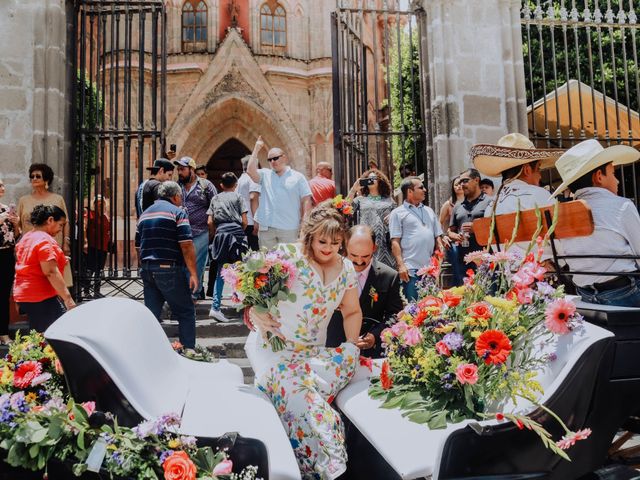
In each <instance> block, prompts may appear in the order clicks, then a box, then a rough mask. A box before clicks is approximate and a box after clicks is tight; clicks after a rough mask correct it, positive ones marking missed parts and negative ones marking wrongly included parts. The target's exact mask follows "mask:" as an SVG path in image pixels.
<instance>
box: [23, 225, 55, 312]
mask: <svg viewBox="0 0 640 480" xmlns="http://www.w3.org/2000/svg"><path fill="white" fill-rule="evenodd" d="M15 252H16V281H15V283H14V285H13V298H14V299H15V301H16V302H30V303H31V302H41V301H43V300H47V299H48V298H51V297H55V296H56V295H58V293H57V292H56V290H55V288H53V286H52V285H51V283H49V280H48V279H47V277H46V275H45V274H44V272H43V271H42V267H41V266H40V262H48V261H50V260H55V261H56V263H57V264H58V270H60V274H62V272H64V266H65V265H66V264H67V258H66V257H65V256H64V252H63V251H62V249H61V248H60V246H59V245H58V242H56V240H55V239H54V238H53V237H52V236H51V235H49V234H48V233H46V232H42V231H39V230H31V231H30V232H27V233H25V234H24V235H23V236H22V238H21V239H20V241H19V242H18V243H17V245H16V250H15Z"/></svg>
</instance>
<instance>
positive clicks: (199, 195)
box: [173, 157, 218, 301]
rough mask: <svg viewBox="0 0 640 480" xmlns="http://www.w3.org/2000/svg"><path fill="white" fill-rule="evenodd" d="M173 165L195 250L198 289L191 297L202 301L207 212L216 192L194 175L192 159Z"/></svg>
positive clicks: (211, 186) (211, 184)
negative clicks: (176, 173) (175, 168)
mask: <svg viewBox="0 0 640 480" xmlns="http://www.w3.org/2000/svg"><path fill="white" fill-rule="evenodd" d="M173 163H174V164H175V165H176V167H177V168H178V178H179V183H180V185H181V186H182V204H183V205H184V208H185V209H186V210H187V213H188V215H189V224H190V225H191V233H192V235H193V245H194V247H195V249H196V267H197V274H198V277H197V279H198V289H197V290H196V292H195V293H194V295H193V300H194V301H196V300H198V299H204V290H203V289H202V279H203V274H204V267H205V265H206V263H207V256H208V254H209V225H208V219H209V216H208V215H207V210H209V205H210V204H211V200H212V199H213V197H215V196H216V195H217V193H218V191H217V190H216V187H214V185H213V183H211V182H210V181H209V180H207V179H205V178H200V177H198V176H197V175H196V172H195V170H196V162H195V160H194V159H193V158H191V157H182V158H181V159H180V160H178V161H175V162H173Z"/></svg>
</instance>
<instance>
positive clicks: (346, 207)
mask: <svg viewBox="0 0 640 480" xmlns="http://www.w3.org/2000/svg"><path fill="white" fill-rule="evenodd" d="M331 205H332V206H333V208H335V209H336V210H338V211H339V212H340V213H341V214H342V215H344V216H345V217H350V216H351V215H353V205H352V204H351V202H350V201H349V200H348V199H347V198H344V197H343V196H342V195H337V196H335V197H333V199H331Z"/></svg>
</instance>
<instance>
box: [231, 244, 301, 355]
mask: <svg viewBox="0 0 640 480" xmlns="http://www.w3.org/2000/svg"><path fill="white" fill-rule="evenodd" d="M285 248H286V249H287V250H286V251H285V250H284V249H285ZM293 253H295V247H294V246H293V245H286V246H282V247H278V249H276V250H273V251H267V250H264V249H263V250H259V251H256V252H249V253H247V254H245V255H244V257H243V258H242V261H240V262H236V263H234V264H232V265H227V266H225V268H223V269H222V278H223V279H224V281H225V282H226V283H228V284H229V285H231V287H232V289H233V294H232V296H231V299H232V301H233V302H234V303H235V304H238V305H239V309H242V308H246V307H253V308H255V310H256V311H257V312H258V313H270V314H271V315H273V316H274V317H278V316H279V315H280V312H279V310H278V303H279V302H281V301H283V300H288V301H290V302H295V301H296V295H295V294H294V293H292V292H291V287H292V286H293V283H294V281H295V279H296V276H297V274H298V269H299V268H300V266H301V265H300V262H299V261H294V260H292V259H291V254H293ZM247 313H248V309H246V310H245V314H247ZM267 339H268V341H269V343H270V345H271V348H272V350H273V351H274V352H278V351H280V350H282V349H283V348H284V347H285V343H284V341H283V340H282V339H281V338H280V337H278V336H276V335H273V334H272V333H271V332H267Z"/></svg>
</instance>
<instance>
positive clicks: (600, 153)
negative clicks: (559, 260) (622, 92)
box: [553, 139, 640, 307]
mask: <svg viewBox="0 0 640 480" xmlns="http://www.w3.org/2000/svg"><path fill="white" fill-rule="evenodd" d="M638 159H640V152H638V151H637V150H636V149H635V148H632V147H628V146H626V145H614V146H611V147H608V148H603V147H602V145H601V144H600V142H598V141H597V140H593V139H592V140H585V141H583V142H580V143H578V144H577V145H575V146H573V147H571V148H570V149H569V150H567V151H566V152H565V153H564V155H562V156H561V157H560V158H559V159H558V161H557V162H556V168H557V169H558V173H560V176H561V178H562V184H561V185H560V186H559V187H558V188H557V189H556V191H555V192H553V196H554V197H556V196H558V195H560V194H562V192H563V191H564V190H565V189H566V188H569V189H570V190H571V192H572V193H573V194H574V199H575V200H583V201H585V202H586V203H587V205H589V207H590V208H591V214H592V215H593V224H594V231H593V233H592V234H591V235H589V236H585V237H576V238H567V239H564V240H562V241H561V245H562V248H563V250H564V254H565V255H584V254H588V255H593V257H589V258H568V259H567V260H566V262H567V263H568V264H569V267H570V270H571V271H575V272H598V273H594V274H591V275H589V274H575V275H573V277H572V278H573V283H574V284H575V285H576V287H577V290H578V293H579V294H580V296H581V297H582V299H583V300H584V301H585V302H590V303H598V304H601V305H616V306H620V307H640V276H638V275H635V276H631V275H624V273H625V272H635V273H638V271H639V270H640V269H639V268H638V260H637V259H633V258H599V257H598V256H599V255H600V256H603V257H605V256H607V255H615V256H620V257H624V256H628V257H633V256H636V257H637V256H640V215H638V209H637V208H636V206H635V205H634V204H633V202H632V201H631V200H629V199H628V198H624V197H620V196H618V186H619V183H620V182H619V180H618V178H617V177H616V174H615V167H616V166H618V165H628V164H630V163H633V162H636V161H638ZM607 272H611V273H619V275H617V276H615V275H602V274H600V273H607Z"/></svg>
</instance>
